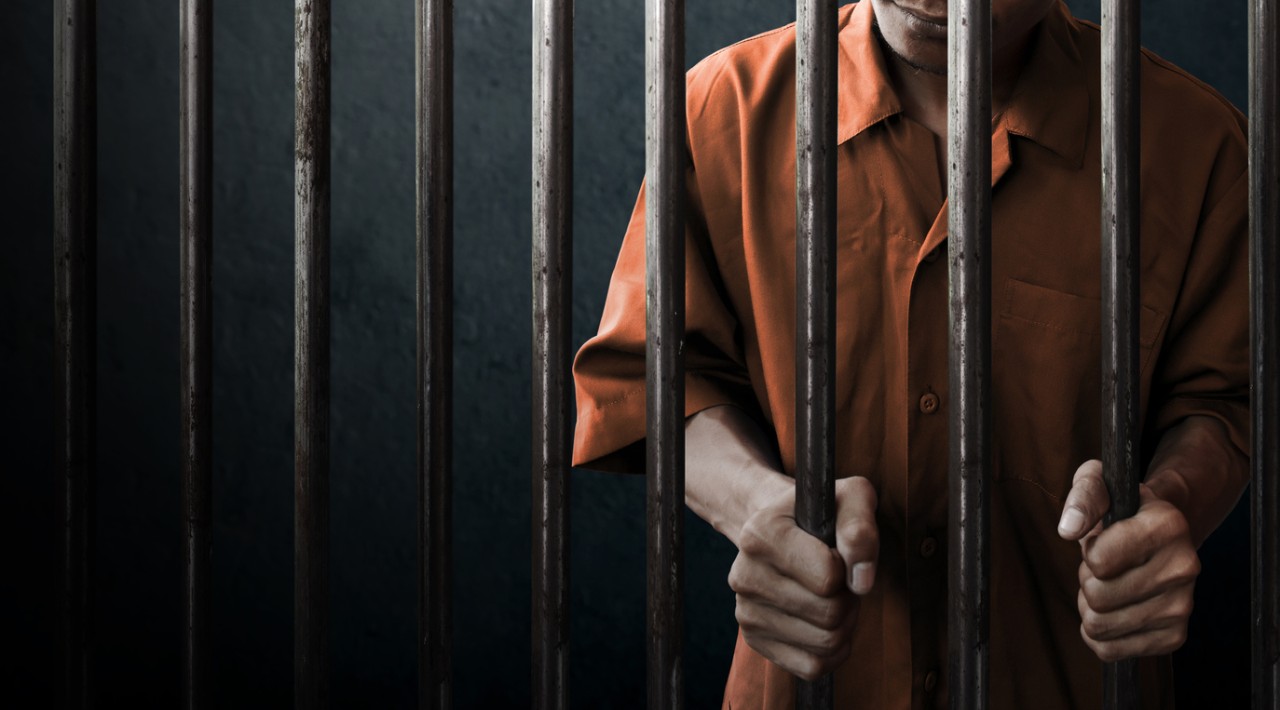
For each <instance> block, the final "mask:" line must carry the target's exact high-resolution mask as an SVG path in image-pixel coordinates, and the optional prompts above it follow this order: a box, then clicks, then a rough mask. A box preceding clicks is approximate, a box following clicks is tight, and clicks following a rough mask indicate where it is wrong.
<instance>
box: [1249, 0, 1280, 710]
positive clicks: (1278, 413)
mask: <svg viewBox="0 0 1280 710" xmlns="http://www.w3.org/2000/svg"><path fill="white" fill-rule="evenodd" d="M1278 23H1280V1H1278V0H1251V2H1250V3H1249V242H1250V259H1249V263H1250V272H1249V285H1250V301H1251V304H1250V305H1251V320H1252V326H1251V330H1252V334H1251V338H1250V340H1251V344H1252V368H1253V412H1252V416H1253V437H1252V440H1253V444H1252V445H1253V455H1252V457H1251V460H1252V464H1253V483H1252V485H1253V494H1252V495H1253V511H1252V512H1253V525H1252V530H1253V555H1252V584H1253V587H1252V592H1253V610H1252V614H1253V707H1254V708H1255V710H1280V579H1278V578H1277V577H1278V573H1280V494H1278V491H1280V479H1277V477H1276V476H1277V475H1278V474H1277V472H1280V449H1277V447H1276V446H1275V442H1276V441H1277V440H1280V379H1278V378H1277V373H1278V372H1280V292H1277V289H1276V286H1277V282H1278V280H1280V245H1278V244H1277V242H1278V240H1280V165H1278V164H1277V151H1278V150H1280V50H1278V49H1277V46H1276V45H1277V41H1280V26H1278Z"/></svg>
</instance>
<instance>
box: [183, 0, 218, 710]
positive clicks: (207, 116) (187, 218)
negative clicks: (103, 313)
mask: <svg viewBox="0 0 1280 710" xmlns="http://www.w3.org/2000/svg"><path fill="white" fill-rule="evenodd" d="M179 34H180V38H181V43H182V56H181V70H180V74H181V87H180V90H179V101H180V106H179V123H180V124H181V125H180V126H179V140H180V141H181V161H180V162H181V166H180V168H179V172H180V174H181V187H180V190H181V194H182V205H181V210H180V221H181V224H180V228H179V229H180V232H181V246H180V249H179V251H180V255H179V264H180V268H181V277H180V278H181V281H182V283H181V287H180V290H181V308H182V313H181V319H182V323H181V330H182V344H181V349H182V362H181V365H180V368H181V375H180V379H181V382H182V397H181V399H182V415H181V416H182V513H183V515H182V538H183V547H182V556H183V591H184V594H183V600H182V601H183V629H182V631H183V643H182V704H183V707H185V708H188V709H190V710H194V708H200V707H205V706H206V705H207V704H208V702H209V698H210V696H211V690H212V689H211V688H210V687H209V571H210V560H209V556H210V543H211V539H210V531H209V525H210V517H211V498H212V482H211V479H210V473H209V472H210V469H211V466H212V457H213V451H212V447H211V440H212V422H213V411H212V400H211V398H210V391H211V387H212V375H211V360H212V342H213V336H212V321H211V309H212V305H211V304H212V290H211V289H212V286H211V281H210V266H211V263H210V261H211V257H212V238H213V235H212V228H213V217H212V202H213V199H212V198H213V195H212V185H213V132H212V128H213V111H212V108H213V0H183V2H182V7H181V18H180V28H179Z"/></svg>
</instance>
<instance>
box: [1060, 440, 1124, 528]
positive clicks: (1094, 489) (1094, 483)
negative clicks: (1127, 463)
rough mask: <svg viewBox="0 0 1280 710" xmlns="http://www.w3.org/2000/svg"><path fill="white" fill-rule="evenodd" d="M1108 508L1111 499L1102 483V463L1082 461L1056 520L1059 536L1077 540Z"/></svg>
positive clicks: (1095, 523) (1099, 519)
mask: <svg viewBox="0 0 1280 710" xmlns="http://www.w3.org/2000/svg"><path fill="white" fill-rule="evenodd" d="M1110 508H1111V496H1110V495H1109V494H1108V493H1107V485H1106V483H1104V482H1103V480H1102V462H1101V461H1099V460H1097V459H1092V460H1089V461H1085V462H1084V463H1083V464H1081V465H1080V468H1078V469H1076V475H1075V477H1074V478H1072V480H1071V492H1070V493H1068V494H1067V502H1066V504H1064V505H1063V507H1062V517H1061V518H1060V519H1059V520H1058V535H1059V536H1060V537H1062V539H1064V540H1079V539H1080V538H1082V537H1084V536H1085V534H1086V533H1088V532H1089V531H1090V530H1092V529H1093V528H1094V526H1095V525H1097V524H1098V522H1099V521H1101V520H1102V516H1103V515H1106V513H1107V510H1109V509H1110Z"/></svg>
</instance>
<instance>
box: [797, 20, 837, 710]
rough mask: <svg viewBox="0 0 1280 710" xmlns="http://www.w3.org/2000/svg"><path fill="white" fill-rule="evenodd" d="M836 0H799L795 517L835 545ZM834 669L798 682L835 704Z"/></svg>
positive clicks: (803, 694)
mask: <svg viewBox="0 0 1280 710" xmlns="http://www.w3.org/2000/svg"><path fill="white" fill-rule="evenodd" d="M835 151H836V3H835V0H797V2H796V290H797V292H796V402H797V406H796V472H795V473H796V522H797V523H798V524H799V526H800V527H801V528H803V529H804V530H806V531H807V532H809V533H811V534H813V535H815V536H816V537H818V538H820V539H821V540H822V541H823V542H825V543H826V544H827V545H829V546H831V547H835V544H836V539H835V532H836V530H835V519H836V512H835V509H836V500H835V389H834V387H833V385H834V379H835V328H836V320H835V312H836V311H835V262H836V248H835V245H836V241H835V238H836V232H835V228H836V152H835ZM833 693H834V688H833V685H832V677H831V676H830V675H827V676H824V677H823V678H820V679H818V680H816V681H813V682H804V681H800V682H799V683H797V685H796V707H798V708H801V709H802V710H809V709H811V708H812V709H814V710H817V709H818V708H830V707H832V703H833V701H834V695H833Z"/></svg>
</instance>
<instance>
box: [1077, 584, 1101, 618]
mask: <svg viewBox="0 0 1280 710" xmlns="http://www.w3.org/2000/svg"><path fill="white" fill-rule="evenodd" d="M1080 596H1081V598H1082V599H1083V603H1084V605H1085V607H1086V608H1087V609H1089V610H1090V611H1092V610H1094V609H1100V608H1101V606H1102V602H1103V597H1102V583H1101V582H1099V581H1098V580H1096V579H1092V578H1091V579H1088V580H1086V581H1085V582H1084V583H1083V584H1081V585H1080Z"/></svg>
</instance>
